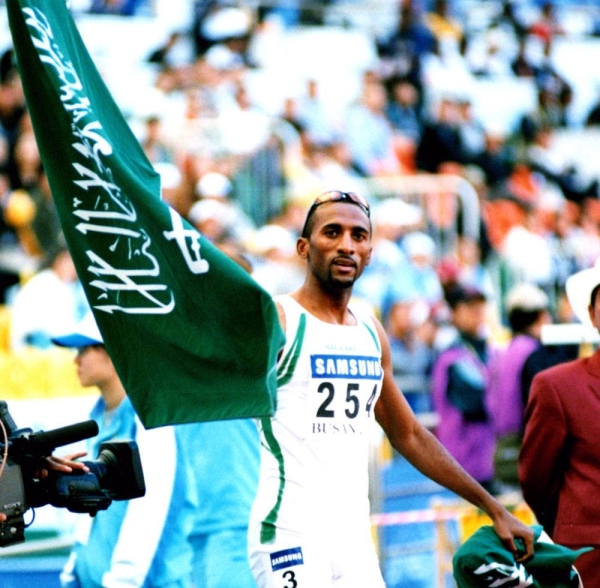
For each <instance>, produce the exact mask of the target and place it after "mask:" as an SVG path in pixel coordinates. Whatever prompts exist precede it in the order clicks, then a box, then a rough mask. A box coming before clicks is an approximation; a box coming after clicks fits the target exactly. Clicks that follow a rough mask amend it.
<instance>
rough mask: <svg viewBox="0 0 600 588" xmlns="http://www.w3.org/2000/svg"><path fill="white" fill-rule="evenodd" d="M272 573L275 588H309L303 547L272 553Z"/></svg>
mask: <svg viewBox="0 0 600 588" xmlns="http://www.w3.org/2000/svg"><path fill="white" fill-rule="evenodd" d="M271 571H272V574H273V576H272V579H273V586H274V587H275V588H302V587H304V588H309V586H308V583H307V582H306V578H305V568H304V557H303V555H302V548H301V547H292V548H290V549H283V550H281V551H277V552H275V553H272V554H271Z"/></svg>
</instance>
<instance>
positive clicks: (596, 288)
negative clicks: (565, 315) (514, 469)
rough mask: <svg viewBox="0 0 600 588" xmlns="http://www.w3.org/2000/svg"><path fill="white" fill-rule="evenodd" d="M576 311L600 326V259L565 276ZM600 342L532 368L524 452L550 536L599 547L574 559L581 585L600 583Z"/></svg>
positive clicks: (525, 474)
mask: <svg viewBox="0 0 600 588" xmlns="http://www.w3.org/2000/svg"><path fill="white" fill-rule="evenodd" d="M566 291H567V296H568V299H569V302H570V304H571V307H572V309H573V312H574V313H575V315H576V316H577V318H578V319H579V320H580V321H581V322H582V323H584V324H586V325H588V326H589V327H593V328H594V329H596V330H600V294H599V292H600V260H599V261H598V262H596V265H595V266H594V267H592V268H589V269H585V270H583V271H580V272H577V273H576V274H573V275H572V276H570V277H569V278H568V279H567V282H566ZM599 414H600V350H596V351H595V352H594V353H593V354H592V355H591V356H589V357H581V358H579V359H576V360H574V361H570V362H566V363H562V364H560V365H557V366H554V367H551V368H549V369H547V370H543V371H542V372H540V373H539V374H537V375H536V376H535V378H534V379H533V383H532V386H531V393H530V398H529V402H528V404H527V407H526V410H525V435H524V439H523V445H522V448H521V454H520V457H519V480H520V483H521V488H522V491H523V496H524V498H525V500H526V501H527V503H528V504H529V506H530V507H531V508H532V510H533V512H534V513H535V515H536V517H537V519H538V521H539V522H540V523H541V524H543V525H544V528H545V529H546V531H547V532H548V534H549V535H550V536H551V537H552V539H553V540H554V541H555V542H556V543H558V544H560V545H564V546H566V547H570V548H571V549H578V548H580V547H583V546H592V547H594V548H595V549H594V550H593V551H591V552H589V553H585V554H584V555H582V556H581V557H580V558H579V559H578V560H577V569H578V570H579V573H580V575H581V579H582V581H583V584H584V586H586V587H588V588H589V587H596V586H600V550H599V549H598V547H600V504H599V503H598V501H597V500H596V496H597V495H598V493H599V491H600V443H598V415H599Z"/></svg>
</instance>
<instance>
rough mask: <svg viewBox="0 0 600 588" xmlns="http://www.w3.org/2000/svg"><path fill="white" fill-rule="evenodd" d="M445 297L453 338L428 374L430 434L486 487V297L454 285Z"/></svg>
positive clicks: (489, 437) (489, 461)
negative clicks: (432, 414) (433, 416)
mask: <svg viewBox="0 0 600 588" xmlns="http://www.w3.org/2000/svg"><path fill="white" fill-rule="evenodd" d="M446 300H447V302H448V304H449V306H450V309H451V311H452V326H453V327H454V330H455V333H454V337H453V338H452V339H451V340H450V341H449V343H448V345H447V346H446V347H445V348H444V349H443V350H442V351H441V352H440V354H439V355H438V357H437V358H436V360H435V363H434V365H433V370H432V373H431V383H432V397H433V407H434V410H435V411H436V412H437V413H438V414H439V416H440V420H439V425H438V427H437V430H436V434H437V437H438V439H439V440H440V442H441V443H442V445H443V446H444V447H445V448H446V449H447V450H448V451H449V452H450V453H451V455H452V456H453V457H454V458H455V459H456V460H457V461H458V463H459V464H460V465H461V466H462V467H463V468H464V469H465V470H466V471H467V472H468V473H469V474H470V475H471V476H473V478H475V480H477V481H478V482H479V483H480V484H481V485H482V486H483V487H484V488H486V489H487V490H488V491H491V490H492V489H494V486H495V483H494V459H493V457H494V429H493V425H492V417H491V415H490V414H489V410H488V398H487V395H488V384H489V374H488V366H489V363H490V360H491V358H492V354H493V352H492V349H491V348H490V346H489V344H488V341H487V338H486V336H485V334H484V327H485V316H486V315H485V313H486V297H485V295H484V294H483V293H482V292H481V291H480V290H477V289H476V288H473V287H469V286H464V285H462V284H457V285H455V286H453V287H452V288H449V290H448V292H447V293H446Z"/></svg>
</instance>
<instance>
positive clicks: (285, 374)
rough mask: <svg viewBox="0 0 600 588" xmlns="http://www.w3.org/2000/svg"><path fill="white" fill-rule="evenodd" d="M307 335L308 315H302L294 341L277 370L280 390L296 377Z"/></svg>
mask: <svg viewBox="0 0 600 588" xmlns="http://www.w3.org/2000/svg"><path fill="white" fill-rule="evenodd" d="M305 333H306V314H304V313H302V314H301V315H300V320H299V321H298V328H297V330H296V336H295V337H294V341H293V342H292V344H291V346H290V349H289V351H288V352H287V355H286V356H285V357H284V358H283V360H282V361H281V364H280V365H279V368H278V369H277V387H278V388H279V387H280V386H283V385H284V384H287V383H288V382H289V381H290V379H291V378H292V376H293V375H294V370H295V369H296V364H297V363H298V358H299V357H300V353H301V351H302V343H303V342H304V334H305Z"/></svg>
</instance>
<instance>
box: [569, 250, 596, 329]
mask: <svg viewBox="0 0 600 588" xmlns="http://www.w3.org/2000/svg"><path fill="white" fill-rule="evenodd" d="M596 286H600V258H599V259H598V260H597V261H596V264H595V265H594V267H590V268H588V269H584V270H582V271H580V272H577V273H576V274H573V275H572V276H569V277H568V278H567V281H566V283H565V289H566V291H567V298H568V299H569V304H570V305H571V308H572V309H573V313H574V314H575V316H576V317H577V318H578V319H579V320H580V321H581V322H582V323H583V324H584V325H587V326H589V327H594V325H593V324H592V321H591V319H590V314H589V312H588V307H589V305H590V302H591V299H592V292H593V291H594V288H595V287H596Z"/></svg>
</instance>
